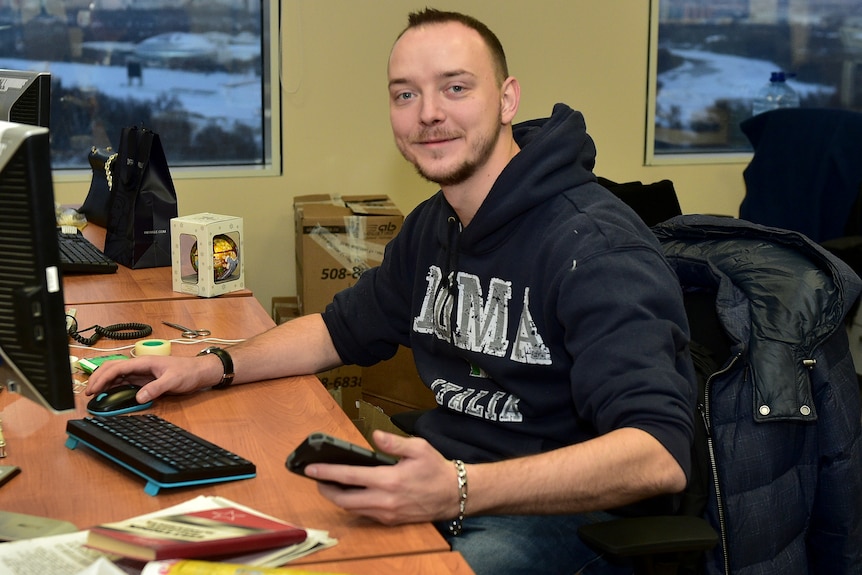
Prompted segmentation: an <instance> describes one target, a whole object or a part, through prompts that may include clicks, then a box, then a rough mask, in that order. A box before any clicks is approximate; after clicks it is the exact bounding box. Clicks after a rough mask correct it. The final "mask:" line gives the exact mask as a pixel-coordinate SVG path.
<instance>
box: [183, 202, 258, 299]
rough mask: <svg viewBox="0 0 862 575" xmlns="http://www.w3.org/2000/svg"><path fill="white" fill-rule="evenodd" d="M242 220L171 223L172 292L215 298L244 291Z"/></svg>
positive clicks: (214, 217)
mask: <svg viewBox="0 0 862 575" xmlns="http://www.w3.org/2000/svg"><path fill="white" fill-rule="evenodd" d="M242 241H243V237H242V218H238V217H235V216H224V215H220V214H210V213H203V214H194V215H191V216H183V217H179V218H173V219H171V272H172V273H171V275H172V278H173V290H174V291H176V292H180V293H188V294H195V295H199V296H202V297H213V296H217V295H221V294H224V293H229V292H233V291H237V290H241V289H245V275H244V273H243V261H242V260H243V245H242Z"/></svg>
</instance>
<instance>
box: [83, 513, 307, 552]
mask: <svg viewBox="0 0 862 575" xmlns="http://www.w3.org/2000/svg"><path fill="white" fill-rule="evenodd" d="M305 537H306V533H305V530H304V529H302V528H301V527H297V526H295V525H291V524H289V523H285V522H283V521H278V520H275V519H269V518H267V517H262V516H260V515H256V514H254V513H251V512H249V511H245V510H242V509H237V508H234V507H223V508H218V509H208V510H206V511H195V512H192V513H179V514H175V515H168V516H164V517H151V518H148V519H127V520H125V521H118V522H115V523H103V524H102V525H98V526H96V527H92V528H91V529H90V532H89V533H88V534H87V546H88V547H92V548H94V549H98V550H99V551H103V552H105V553H111V554H114V555H122V556H123V557H128V558H130V559H136V560H140V561H154V560H158V559H180V558H181V559H192V558H200V557H208V558H217V557H228V556H231V555H240V554H246V553H253V552H255V551H263V550H265V549H272V548H275V547H287V546H289V545H293V544H294V543H301V542H302V541H305Z"/></svg>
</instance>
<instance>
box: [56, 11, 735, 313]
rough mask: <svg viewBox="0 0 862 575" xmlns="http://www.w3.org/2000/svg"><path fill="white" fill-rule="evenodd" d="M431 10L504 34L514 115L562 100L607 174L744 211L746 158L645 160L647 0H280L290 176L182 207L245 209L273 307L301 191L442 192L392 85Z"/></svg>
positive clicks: (214, 191)
mask: <svg viewBox="0 0 862 575" xmlns="http://www.w3.org/2000/svg"><path fill="white" fill-rule="evenodd" d="M426 5H432V6H434V7H437V8H441V9H454V10H460V11H462V12H466V13H468V14H472V15H474V16H476V17H478V18H479V19H481V20H483V21H485V22H486V23H487V24H488V25H489V26H490V27H491V28H492V29H493V30H494V31H495V32H496V33H497V34H498V36H499V37H500V39H501V41H502V42H503V45H504V47H505V48H506V52H507V56H508V58H509V65H510V72H511V73H512V75H514V76H516V77H518V78H519V79H520V81H521V84H522V101H521V109H520V111H519V113H518V117H517V118H516V120H527V119H530V118H535V117H540V116H546V115H548V114H549V113H550V111H551V107H552V106H553V104H554V103H555V102H565V103H567V104H569V105H571V106H572V107H573V108H575V109H578V110H581V111H582V112H583V113H584V115H585V117H586V121H587V128H588V130H589V132H590V133H591V134H592V136H593V138H594V139H595V140H596V145H597V148H598V159H597V166H596V172H597V173H599V174H601V175H604V176H606V177H608V178H611V179H614V180H617V181H629V180H643V181H645V182H652V181H656V180H660V179H663V178H668V179H671V180H673V181H674V183H675V185H676V189H677V191H678V193H679V195H680V201H681V203H682V207H683V211H685V212H705V213H720V214H728V215H735V214H736V213H737V210H738V206H739V202H740V201H741V199H742V195H743V193H744V186H743V182H742V170H743V168H744V164H740V163H737V164H720V165H685V166H651V167H647V166H645V165H644V139H645V114H646V98H647V95H646V83H647V56H648V33H649V2H648V0H602V1H596V0H532V1H531V2H525V1H521V0H504V1H501V0H459V1H455V0H440V1H438V2H425V1H420V0H417V1H408V0H282V13H283V17H282V29H283V39H282V78H281V82H282V87H283V97H282V119H283V122H282V124H283V128H282V129H283V165H284V171H283V175H281V176H280V177H266V178H260V177H257V178H245V179H236V178H217V177H214V178H212V179H205V180H201V179H198V180H188V179H182V178H177V181H176V187H177V191H178V194H179V209H180V215H188V214H193V213H198V212H204V211H211V212H217V213H223V214H229V215H237V216H242V217H243V219H244V224H245V228H244V229H245V248H246V253H245V266H246V267H245V269H246V274H247V281H246V285H247V286H248V287H249V288H250V289H251V290H253V291H254V293H255V295H256V296H257V298H258V299H259V300H260V302H261V304H263V305H264V307H266V308H267V309H269V305H270V301H271V298H272V297H273V296H277V295H292V294H295V292H296V288H295V278H294V263H293V252H294V246H293V229H292V227H293V225H292V220H291V217H292V199H293V197H294V196H296V195H299V194H308V193H316V192H323V193H333V194H337V193H369V192H374V193H386V194H388V195H389V196H390V197H392V198H393V200H394V201H395V202H396V204H398V206H399V207H400V208H401V209H402V210H403V211H404V212H405V213H406V212H408V211H409V210H411V209H412V208H413V207H414V206H416V204H417V203H419V202H420V201H421V200H422V199H424V198H425V197H427V196H428V195H430V194H431V193H433V192H434V191H435V189H436V188H434V187H433V186H431V185H430V184H428V183H426V182H424V181H423V180H421V179H420V178H419V177H418V176H416V175H415V173H414V172H413V168H412V167H411V166H409V165H408V164H407V163H406V162H405V161H404V160H403V159H402V158H401V157H400V155H399V154H398V152H397V150H396V149H395V146H394V144H393V143H392V137H391V133H390V131H389V125H388V121H389V120H388V111H387V105H388V104H387V93H386V61H387V57H388V53H389V49H390V47H391V45H392V42H393V40H394V38H395V36H396V34H397V33H398V32H399V31H400V30H401V29H402V28H403V26H404V24H405V22H406V14H407V12H408V11H410V10H415V9H420V8H422V7H424V6H426ZM82 153H85V151H83V150H82ZM86 190H87V182H86V181H84V180H82V181H78V182H68V181H63V182H58V183H57V185H56V193H57V198H58V200H59V201H61V202H64V203H72V202H80V201H82V200H83V197H84V195H85V194H86Z"/></svg>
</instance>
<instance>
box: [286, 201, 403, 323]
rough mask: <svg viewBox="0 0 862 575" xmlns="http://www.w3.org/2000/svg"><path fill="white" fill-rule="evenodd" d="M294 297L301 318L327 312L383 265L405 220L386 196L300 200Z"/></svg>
mask: <svg viewBox="0 0 862 575" xmlns="http://www.w3.org/2000/svg"><path fill="white" fill-rule="evenodd" d="M293 208H294V224H295V226H294V228H295V231H296V283H297V285H296V293H297V298H298V300H299V310H300V313H301V314H302V315H306V314H309V313H319V312H322V311H323V310H324V309H326V305H327V304H328V303H329V302H330V301H332V297H333V296H334V295H335V294H336V293H338V292H339V291H341V290H343V289H344V288H347V287H350V286H352V285H353V284H354V283H356V280H357V279H359V276H360V275H362V273H363V272H364V271H365V270H367V269H368V268H370V267H374V266H377V265H379V264H380V262H382V261H383V251H384V249H385V247H386V244H387V243H388V242H389V240H391V239H392V238H394V237H395V235H396V234H397V233H398V231H399V230H400V229H401V225H402V224H403V222H404V215H403V214H402V213H401V212H400V210H398V208H397V207H396V206H395V204H394V203H392V201H391V200H390V199H389V197H388V196H385V195H364V196H341V197H334V196H330V195H327V194H317V195H307V196H298V197H296V198H295V199H294V201H293Z"/></svg>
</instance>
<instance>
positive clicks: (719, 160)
mask: <svg viewBox="0 0 862 575" xmlns="http://www.w3.org/2000/svg"><path fill="white" fill-rule="evenodd" d="M659 2H661V0H650V15H649V50H648V55H647V58H648V64H647V105H646V142H645V153H644V165H646V166H682V165H697V164H738V163H746V162H749V161H751V157H752V152H687V153H671V154H656V152H655V118H656V103H657V99H658V93H657V92H658V43H659V38H658V30H659V15H660V12H659Z"/></svg>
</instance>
